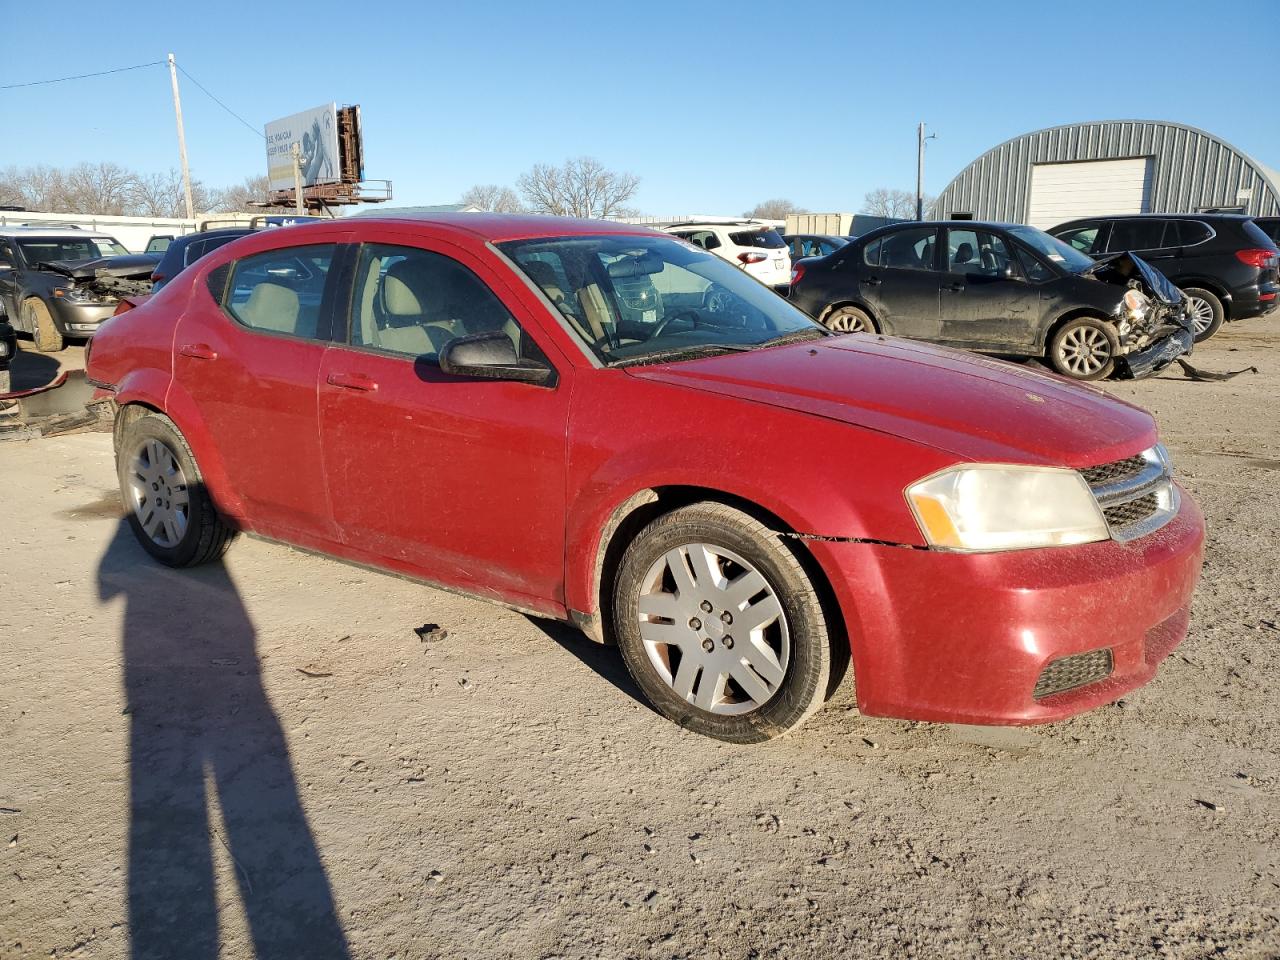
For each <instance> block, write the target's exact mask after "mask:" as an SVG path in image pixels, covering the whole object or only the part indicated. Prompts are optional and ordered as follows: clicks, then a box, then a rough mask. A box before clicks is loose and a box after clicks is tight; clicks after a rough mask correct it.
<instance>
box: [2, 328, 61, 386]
mask: <svg viewBox="0 0 1280 960" xmlns="http://www.w3.org/2000/svg"><path fill="white" fill-rule="evenodd" d="M59 369H60V365H59V363H58V358H57V357H56V356H55V355H54V354H51V353H40V352H38V351H37V350H36V348H35V346H33V345H32V343H31V342H30V341H29V340H28V341H22V340H20V341H19V342H18V352H17V353H16V354H15V355H14V358H13V363H12V364H11V365H10V367H9V390H10V391H12V392H15V393H16V392H17V391H19V390H34V389H35V388H36V387H43V386H45V385H46V384H50V383H53V381H54V379H55V378H56V377H57V376H58V370H59Z"/></svg>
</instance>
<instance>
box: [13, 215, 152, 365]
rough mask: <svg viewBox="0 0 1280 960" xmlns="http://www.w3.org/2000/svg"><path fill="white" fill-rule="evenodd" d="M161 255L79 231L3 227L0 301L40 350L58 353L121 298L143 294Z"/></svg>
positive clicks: (87, 331)
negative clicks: (130, 249) (138, 251)
mask: <svg viewBox="0 0 1280 960" xmlns="http://www.w3.org/2000/svg"><path fill="white" fill-rule="evenodd" d="M158 260H159V257H158V256H156V255H154V254H130V253H129V252H128V251H127V250H125V248H124V247H123V246H121V245H120V243H119V242H118V241H116V240H115V239H113V238H112V237H109V236H106V235H103V234H93V233H89V232H87V231H84V230H78V229H66V230H48V229H44V228H39V227H8V228H4V229H0V303H3V305H4V310H5V313H7V314H8V316H9V318H10V322H11V323H13V325H14V327H16V328H17V330H18V331H19V332H22V333H29V334H31V337H32V339H33V340H34V341H35V345H36V349H37V350H40V351H42V352H45V353H52V352H56V351H58V350H61V349H62V348H63V347H64V346H65V345H66V341H67V339H68V338H70V337H76V338H86V337H90V336H92V335H93V333H94V332H95V331H96V330H97V329H98V325H99V324H100V323H102V321H103V320H106V319H107V318H108V317H110V316H111V315H112V314H113V313H114V312H115V310H116V307H117V306H118V304H119V302H120V299H121V298H122V297H125V296H129V295H131V294H135V293H146V292H148V291H149V290H150V289H151V272H152V270H154V269H155V265H156V263H157V262H158Z"/></svg>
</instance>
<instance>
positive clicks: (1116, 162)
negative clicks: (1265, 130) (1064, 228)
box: [933, 120, 1280, 228]
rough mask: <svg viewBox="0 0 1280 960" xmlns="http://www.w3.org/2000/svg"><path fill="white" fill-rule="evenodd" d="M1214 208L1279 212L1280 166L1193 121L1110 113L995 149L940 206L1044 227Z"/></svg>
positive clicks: (942, 213)
mask: <svg viewBox="0 0 1280 960" xmlns="http://www.w3.org/2000/svg"><path fill="white" fill-rule="evenodd" d="M1208 211H1225V212H1233V213H1247V214H1250V215H1252V216H1255V217H1261V216H1275V215H1277V214H1280V173H1277V172H1276V171H1275V170H1272V169H1270V168H1268V167H1265V166H1263V165H1262V164H1260V163H1258V162H1257V161H1256V160H1254V159H1253V158H1252V157H1250V156H1249V155H1248V154H1246V153H1244V152H1243V151H1241V150H1238V149H1236V148H1235V147H1233V146H1232V145H1231V144H1229V143H1227V142H1226V141H1225V140H1223V139H1221V138H1219V137H1215V136H1214V135H1213V134H1211V133H1206V132H1205V131H1203V130H1197V129H1196V128H1195V127H1188V126H1185V125H1184V124H1181V123H1165V122H1162V121H1158V120H1104V121H1099V122H1096V123H1072V124H1066V125H1064V126H1061V127H1048V128H1046V129H1044V130H1037V131H1035V132H1034V133H1026V134H1023V135H1022V136H1020V137H1015V138H1013V139H1012V140H1008V141H1006V142H1004V143H1002V144H1000V146H998V147H995V148H993V149H991V150H988V151H987V152H986V153H984V154H983V155H982V156H980V157H979V158H978V159H977V160H975V161H974V162H973V163H971V164H969V166H967V167H966V168H965V169H964V170H962V171H961V173H960V175H959V176H958V177H956V178H955V179H954V180H952V181H951V183H950V184H948V185H947V188H946V189H945V190H943V191H942V193H941V195H940V196H939V197H938V199H937V201H936V203H935V205H934V208H933V215H934V216H935V217H938V218H948V219H962V220H963V219H974V220H998V221H1011V222H1014V223H1029V224H1031V225H1032V226H1035V227H1041V228H1046V227H1052V226H1054V225H1056V224H1059V223H1062V222H1063V221H1065V220H1071V219H1074V218H1076V217H1087V216H1099V215H1103V214H1120V213H1190V212H1201V213H1203V212H1208Z"/></svg>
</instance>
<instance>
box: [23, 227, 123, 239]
mask: <svg viewBox="0 0 1280 960" xmlns="http://www.w3.org/2000/svg"><path fill="white" fill-rule="evenodd" d="M0 237H48V238H49V239H51V240H69V239H74V240H83V239H85V238H86V237H88V238H90V239H92V240H115V239H116V238H115V237H113V236H111V234H109V233H98V232H97V231H95V230H75V229H70V230H69V229H66V228H65V227H64V228H63V229H61V230H60V229H58V228H57V227H54V228H53V229H45V228H44V227H0ZM117 242H118V241H117Z"/></svg>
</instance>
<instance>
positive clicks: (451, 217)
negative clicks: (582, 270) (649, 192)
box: [288, 213, 657, 243]
mask: <svg viewBox="0 0 1280 960" xmlns="http://www.w3.org/2000/svg"><path fill="white" fill-rule="evenodd" d="M348 221H349V222H348ZM335 224H337V225H341V226H350V227H352V228H355V227H357V226H359V227H362V228H363V227H366V226H379V225H382V226H387V225H392V224H394V225H404V224H422V225H424V226H427V225H429V226H434V227H447V228H448V229H450V230H457V231H459V232H463V233H469V234H472V235H473V236H476V237H479V238H480V239H482V240H485V241H488V242H490V243H501V242H503V241H506V240H533V239H540V238H544V237H545V238H551V237H592V236H600V235H601V234H620V235H631V236H647V235H650V234H654V233H657V231H655V230H652V229H650V228H649V227H644V226H638V225H636V224H632V223H618V222H616V221H613V220H579V219H575V218H573V217H549V216H538V215H535V214H526V213H404V214H395V213H387V214H385V215H381V216H363V215H362V216H360V217H359V218H355V217H349V218H344V219H339V220H325V221H322V222H320V223H299V224H293V225H292V226H290V227H289V228H288V229H289V230H290V231H297V233H292V232H291V233H290V236H298V235H301V234H304V233H307V232H310V231H313V230H325V229H329V228H331V227H333V226H334V225H335Z"/></svg>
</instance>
